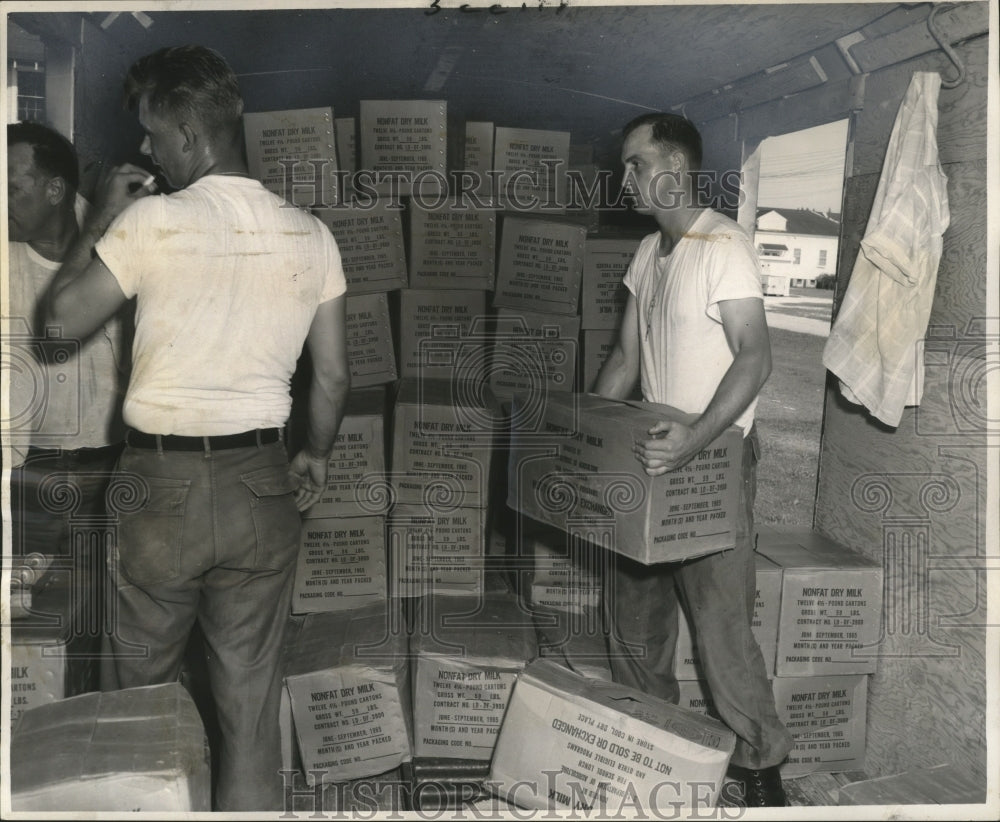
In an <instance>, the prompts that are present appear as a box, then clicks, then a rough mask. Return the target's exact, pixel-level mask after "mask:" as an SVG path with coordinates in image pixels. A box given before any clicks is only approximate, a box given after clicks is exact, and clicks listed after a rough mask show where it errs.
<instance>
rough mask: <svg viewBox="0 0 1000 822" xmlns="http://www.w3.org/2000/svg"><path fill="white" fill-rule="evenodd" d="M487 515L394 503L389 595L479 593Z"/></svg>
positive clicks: (481, 511)
mask: <svg viewBox="0 0 1000 822" xmlns="http://www.w3.org/2000/svg"><path fill="white" fill-rule="evenodd" d="M486 524H487V516H486V511H485V509H482V508H450V507H447V508H435V507H434V506H427V505H406V504H398V505H396V506H394V507H393V509H392V512H391V513H390V514H389V537H388V539H389V569H390V571H389V573H390V580H391V581H390V584H389V594H390V596H393V597H420V596H426V595H429V594H475V593H479V592H481V591H482V590H483V581H484V573H485V556H486Z"/></svg>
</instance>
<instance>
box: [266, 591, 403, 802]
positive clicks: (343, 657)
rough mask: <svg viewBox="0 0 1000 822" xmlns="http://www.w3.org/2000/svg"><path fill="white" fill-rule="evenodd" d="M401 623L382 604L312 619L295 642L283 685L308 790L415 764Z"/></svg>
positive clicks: (305, 624) (303, 623)
mask: <svg viewBox="0 0 1000 822" xmlns="http://www.w3.org/2000/svg"><path fill="white" fill-rule="evenodd" d="M401 623H402V620H401V617H399V615H398V612H395V611H393V610H391V609H390V607H389V606H388V605H387V604H386V603H380V604H377V605H370V606H367V607H364V608H359V609H357V610H354V611H343V612H336V613H317V614H309V615H307V616H306V617H305V619H304V620H302V621H301V623H300V625H301V627H300V628H299V630H298V633H297V635H294V636H292V637H291V646H290V647H289V649H288V653H287V656H286V662H285V688H286V689H287V692H288V704H289V705H290V710H291V715H292V723H291V726H292V727H294V729H295V739H296V741H297V742H298V750H299V754H300V756H301V761H302V766H303V769H304V770H305V773H306V779H307V781H308V782H309V784H310V785H314V784H316V782H317V781H318V782H343V781H346V780H350V779H360V778H361V777H365V776H375V775H376V774H380V773H385V772H386V771H389V770H391V769H393V768H395V767H397V766H399V765H400V764H401V763H403V762H408V761H409V760H410V756H411V754H410V750H411V747H410V721H411V716H410V705H409V677H408V670H407V665H406V647H407V640H406V634H405V632H404V631H403V629H402V627H401ZM288 724H289V723H287V721H286V727H288ZM286 747H289V746H288V745H286Z"/></svg>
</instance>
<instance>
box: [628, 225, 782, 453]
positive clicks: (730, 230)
mask: <svg viewBox="0 0 1000 822" xmlns="http://www.w3.org/2000/svg"><path fill="white" fill-rule="evenodd" d="M659 242H660V235H659V233H658V232H656V233H653V234H650V235H648V236H647V237H645V238H643V240H642V242H641V243H640V244H639V248H638V249H637V250H636V253H635V256H634V257H633V258H632V264H631V265H630V266H629V269H628V272H626V274H625V280H624V282H625V286H626V287H627V288H628V290H629V291H630V292H631V293H632V294H633V295H634V296H635V300H636V308H637V310H638V320H639V342H640V355H641V358H642V360H641V361H642V366H641V374H642V395H643V397H644V398H645V399H646V400H648V401H650V402H659V403H666V404H667V405H672V406H674V407H675V408H678V409H680V410H681V411H685V412H687V413H690V414H700V413H702V412H703V411H704V410H705V409H706V408H707V407H708V404H709V402H710V401H711V399H712V397H713V396H714V395H715V391H716V389H717V388H718V387H719V383H720V382H721V381H722V378H723V376H724V375H725V373H726V371H727V370H728V369H729V366H730V365H731V364H732V362H733V352H732V351H731V350H730V348H729V343H728V341H727V340H726V334H725V331H724V330H723V327H722V316H721V314H720V311H719V305H718V304H719V303H720V302H721V301H723V300H741V299H745V298H748V297H754V298H757V299H761V300H762V299H763V292H762V290H761V284H760V265H759V263H758V262H757V253H756V251H755V250H754V246H753V242H752V240H751V239H750V236H749V234H747V232H746V231H745V230H744V229H743V228H741V227H740V225H739V224H738V223H736V222H734V221H733V220H730V219H729V218H728V217H725V216H723V215H722V214H719V213H718V212H715V211H711V210H707V209H706V210H705V211H703V212H702V213H701V214H700V215H698V218H697V219H696V220H695V222H694V224H693V225H692V226H691V228H690V229H688V231H687V233H686V234H685V235H684V236H683V237H682V238H681V239H680V241H678V243H677V244H676V245H675V246H674V248H673V251H672V252H671V253H670V254H669V255H667V256H666V257H663V258H661V257H658V256H657V248H658V246H659ZM756 405H757V400H756V398H755V399H754V400H753V402H751V403H750V405H749V407H748V408H747V409H746V410H745V411H744V412H743V413H742V414H741V415H740V416H739V417H738V418H737V420H736V424H737V425H739V426H740V427H741V428H742V429H743V433H744V434H746V433H747V432H748V431H749V430H750V426H751V425H752V424H753V414H754V408H755V407H756Z"/></svg>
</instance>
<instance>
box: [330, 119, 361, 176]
mask: <svg viewBox="0 0 1000 822" xmlns="http://www.w3.org/2000/svg"><path fill="white" fill-rule="evenodd" d="M333 130H334V133H335V136H336V143H337V162H338V163H339V164H340V167H341V169H343V170H344V171H346V172H347V173H348V174H349V175H350V174H354V172H355V171H357V168H358V151H357V133H356V132H357V124H356V122H355V120H354V118H353V117H334V119H333Z"/></svg>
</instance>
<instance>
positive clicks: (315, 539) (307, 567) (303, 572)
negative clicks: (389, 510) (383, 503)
mask: <svg viewBox="0 0 1000 822" xmlns="http://www.w3.org/2000/svg"><path fill="white" fill-rule="evenodd" d="M385 559H386V524H385V517H382V516H375V517H330V518H327V519H308V520H306V521H305V522H304V524H303V526H302V537H301V542H300V546H299V555H298V559H297V560H296V564H295V582H294V587H293V588H292V613H293V614H308V613H315V612H317V611H347V610H351V609H353V608H359V607H361V606H362V605H370V604H373V603H377V602H384V601H385V598H386V571H385V566H386V561H385Z"/></svg>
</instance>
